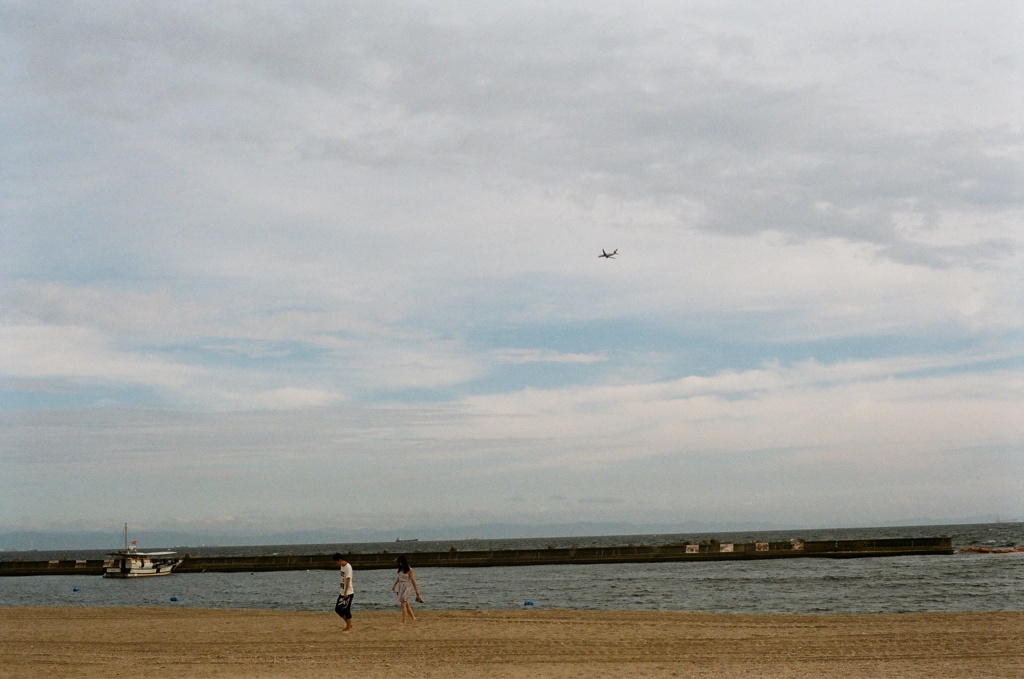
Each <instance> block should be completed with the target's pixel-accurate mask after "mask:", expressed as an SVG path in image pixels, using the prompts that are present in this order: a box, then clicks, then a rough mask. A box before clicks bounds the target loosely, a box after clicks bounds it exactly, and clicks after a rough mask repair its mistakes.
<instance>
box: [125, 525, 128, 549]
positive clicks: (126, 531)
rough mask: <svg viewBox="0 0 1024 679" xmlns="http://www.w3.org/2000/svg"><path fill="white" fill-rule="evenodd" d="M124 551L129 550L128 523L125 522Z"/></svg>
mask: <svg viewBox="0 0 1024 679" xmlns="http://www.w3.org/2000/svg"><path fill="white" fill-rule="evenodd" d="M124 551H126V552H127V551H128V523H127V522H125V524H124Z"/></svg>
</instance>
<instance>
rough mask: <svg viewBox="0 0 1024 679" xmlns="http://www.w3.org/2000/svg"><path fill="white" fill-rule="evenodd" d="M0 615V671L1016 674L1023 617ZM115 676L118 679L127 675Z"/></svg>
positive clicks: (111, 611) (118, 611) (1021, 670)
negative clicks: (344, 622) (350, 622)
mask: <svg viewBox="0 0 1024 679" xmlns="http://www.w3.org/2000/svg"><path fill="white" fill-rule="evenodd" d="M355 622H356V625H357V627H356V631H355V633H354V634H351V635H348V636H345V635H342V634H340V631H341V627H342V626H341V623H340V621H339V619H338V618H337V617H336V616H335V615H334V614H333V613H332V612H326V611H325V612H323V613H296V612H276V611H240V610H202V609H186V608H178V609H171V608H151V609H145V608H142V609H139V608H74V607H71V608H0V677H5V678H6V677H18V678H25V677H54V676H60V677H80V678H83V679H89V678H92V677H109V676H129V675H134V673H135V672H136V671H137V672H138V673H139V676H145V675H147V674H150V673H153V674H156V675H172V674H173V675H175V676H181V677H195V678H204V677H211V678H212V677H220V678H224V677H293V678H299V679H302V678H304V677H317V678H318V679H322V678H323V677H326V676H353V677H360V678H364V679H367V678H372V677H510V678H516V677H524V678H525V677H580V676H586V677H641V676H642V677H690V676H694V677H737V676H739V677H749V676H775V677H821V676H843V677H896V676H899V677H967V676H971V677H983V676H1000V677H1007V676H1024V663H1022V661H1024V611H1015V612H996V613H923V614H894V615H856V616H811V615H799V616H795V615H786V616H774V615H735V614H711V613H686V612H671V613H660V612H636V611H629V612H589V611H557V610H556V611H548V610H536V611H445V612H433V611H430V610H421V612H420V613H419V620H418V621H417V622H416V623H415V624H413V625H408V626H406V627H404V628H403V627H400V626H399V625H398V615H397V613H395V614H385V613H362V614H358V613H357V615H356V618H355ZM126 673H127V674H126Z"/></svg>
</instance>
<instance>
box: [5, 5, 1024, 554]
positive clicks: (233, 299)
mask: <svg viewBox="0 0 1024 679" xmlns="http://www.w3.org/2000/svg"><path fill="white" fill-rule="evenodd" d="M1022 33H1024V8H1022V5H1021V4H1020V3H1018V2H1014V1H1007V2H1000V1H996V0H991V1H989V0H984V1H982V2H979V3H961V2H949V1H943V0H937V1H936V0H929V1H928V2H916V1H913V0H908V1H907V2H901V3H897V4H895V5H894V4H893V3H890V2H872V1H861V2H853V3H843V4H842V5H841V6H840V5H839V4H837V3H819V2H799V1H797V2H787V3H763V2H757V1H751V2H718V1H715V2H700V1H686V2H656V1H652V2H647V3H641V4H637V3H634V2H614V1H613V2H605V3H592V2H574V1H567V2H561V3H548V2H528V1H527V2H515V3H508V2H490V1H488V0H481V1H477V2H472V3H465V2H451V1H450V0H431V1H430V2H388V1H387V0H383V1H382V0H373V2H360V1H359V0H353V1H351V2H345V3H334V2H310V1H296V0H290V1H289V2H261V3H255V4H253V3H241V2H228V1H219V0H214V1H212V2H210V1H207V0H204V1H203V2H187V1H181V2H152V3H137V2H129V1H127V0H125V1H123V2H121V1H116V0H104V1H98V0H97V1H95V2H87V1H85V2H47V3H40V2H30V1H27V0H0V92H2V93H3V96H0V529H6V530H23V529H32V530H86V529H89V530H94V529H105V528H109V529H111V530H112V531H113V532H114V533H117V532H118V531H119V530H120V527H121V525H122V524H123V523H124V522H125V521H128V522H130V523H131V524H132V526H135V527H139V528H145V529H165V530H181V531H201V530H214V529H216V530H248V531H256V532H259V531H282V530H290V529H300V528H301V529H306V528H311V527H319V528H328V529H331V530H337V531H339V534H342V533H343V532H344V531H352V530H366V529H379V530H384V531H388V530H394V531H396V532H398V531H401V530H402V529H403V528H405V529H408V528H410V527H411V528H415V527H417V526H432V527H439V526H440V527H444V526H453V527H454V526H472V525H477V524H486V523H506V524H513V525H524V526H527V525H530V526H536V525H546V524H553V523H566V522H627V523H635V524H638V525H640V524H651V523H658V524H676V523H678V524H679V525H680V526H684V525H687V524H691V523H694V522H710V523H720V524H726V523H729V524H736V525H743V524H750V525H753V524H765V523H770V524H773V525H780V526H807V527H816V526H818V527H829V526H873V525H883V524H887V523H888V524H891V523H892V522H900V521H935V522H943V521H974V520H992V519H994V518H1001V519H1019V518H1022V517H1024V492H1022V491H1024V416H1022V415H1024V293H1022V290H1024V163H1022V160H1024V134H1022V123H1024V113H1022V112H1024V78H1022V74H1024V58H1022V57H1024V43H1021V41H1020V35H1021V34H1022ZM614 249H618V253H619V254H618V256H617V257H616V258H614V259H603V258H599V257H598V255H599V254H600V253H601V252H602V250H608V251H611V250H614ZM456 537H460V536H456Z"/></svg>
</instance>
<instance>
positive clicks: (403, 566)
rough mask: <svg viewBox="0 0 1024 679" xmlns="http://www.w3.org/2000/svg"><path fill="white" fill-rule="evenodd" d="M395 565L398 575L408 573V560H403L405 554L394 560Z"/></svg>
mask: <svg viewBox="0 0 1024 679" xmlns="http://www.w3.org/2000/svg"><path fill="white" fill-rule="evenodd" d="M395 563H397V564H398V572H399V573H408V572H409V560H408V559H407V558H405V554H403V555H401V556H400V557H398V558H397V559H395Z"/></svg>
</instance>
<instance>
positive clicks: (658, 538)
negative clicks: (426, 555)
mask: <svg viewBox="0 0 1024 679" xmlns="http://www.w3.org/2000/svg"><path fill="white" fill-rule="evenodd" d="M936 535H949V536H952V537H953V545H954V548H957V549H958V548H960V547H989V548H1007V547H1012V546H1020V545H1021V544H1024V524H1021V523H1008V524H1002V523H1000V524H970V525H961V526H912V527H903V528H885V529H837V530H830V531H821V530H819V531H807V530H805V531H763V532H760V533H756V534H749V535H747V534H744V533H720V534H715V535H710V534H708V535H703V536H700V535H693V534H687V535H682V534H680V535H638V536H601V537H594V538H579V537H573V538H543V539H523V540H479V541H477V540H473V541H458V542H454V543H451V542H444V543H433V542H426V543H405V544H401V545H398V546H400V547H401V548H403V549H405V550H406V553H407V554H408V555H409V558H410V561H411V562H412V565H413V567H414V569H415V573H416V579H417V581H418V583H419V586H420V591H421V592H422V594H423V597H424V600H425V604H422V605H419V606H418V608H422V609H424V610H431V609H434V610H443V609H470V610H473V609H476V610H488V609H491V610H493V609H512V608H523V607H524V604H525V602H527V601H530V602H532V605H530V606H528V607H526V608H528V609H529V610H534V609H538V608H572V609H581V610H594V611H601V610H666V611H708V612H729V613H830V614H831V613H897V612H916V611H993V610H1024V552H1017V553H1009V554H991V553H990V554H984V553H975V552H960V553H955V554H952V555H925V556H897V557H879V558H858V559H826V558H797V559H769V560H753V561H724V562H717V563H709V562H699V563H692V562H690V563H656V564H651V563H635V564H599V565H579V566H568V565H558V566H517V567H489V568H416V555H415V550H416V549H420V550H422V551H440V550H444V549H448V548H450V547H451V546H455V547H456V548H457V549H460V550H469V549H513V548H533V549H537V548H543V547H546V546H547V545H548V544H553V545H554V546H557V547H561V546H570V545H572V544H577V545H579V546H590V545H594V544H596V545H614V544H618V545H622V544H628V543H633V544H665V543H669V542H676V541H680V540H684V539H689V540H691V541H693V540H695V539H698V538H702V537H703V538H704V539H707V538H710V537H716V538H718V539H720V540H722V541H723V542H727V541H731V542H752V541H755V540H762V539H764V540H784V539H791V538H801V539H807V540H819V539H825V540H829V539H836V540H842V539H863V538H871V537H874V538H880V537H925V536H936ZM395 548H396V545H395V544H394V543H388V544H384V543H378V544H363V545H347V544H339V545H301V546H298V545H290V546H270V547H268V546H259V547H231V548H212V547H207V548H202V549H199V548H194V549H193V548H189V549H187V550H182V551H188V552H190V553H192V554H195V555H197V556H198V555H200V553H202V555H209V556H212V555H216V554H239V553H240V554H273V553H286V552H291V553H296V554H317V553H331V552H333V551H335V549H342V550H343V551H349V552H352V553H355V552H363V553H367V552H373V551H375V552H380V551H383V550H385V549H387V550H390V551H392V552H394V551H396V550H395ZM4 556H5V558H6V557H7V556H8V555H4ZM62 556H70V557H71V558H86V557H89V558H95V556H94V555H93V554H91V553H82V554H79V553H75V554H73V555H67V554H62ZM37 558H46V557H45V556H39V557H37ZM50 558H55V557H50ZM394 576H395V573H394V572H393V571H390V570H368V571H362V570H360V571H356V572H355V576H354V581H355V587H356V596H355V608H356V610H366V611H373V610H396V609H397V606H396V604H395V600H394V595H392V594H391V591H390V590H391V584H392V582H393V581H394ZM337 589H338V573H337V572H336V571H334V570H326V571H325V570H311V571H281V572H271V573H196V574H184V573H179V574H174V575H171V576H168V577H160V578H140V579H128V580H120V579H107V578H102V577H99V576H80V577H76V576H52V575H47V576H29V577H6V578H0V605H3V606H167V607H175V606H178V607H196V608H238V609H278V610H292V611H324V610H331V609H332V608H333V606H334V601H335V596H336V594H337ZM172 598H173V599H174V600H172Z"/></svg>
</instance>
